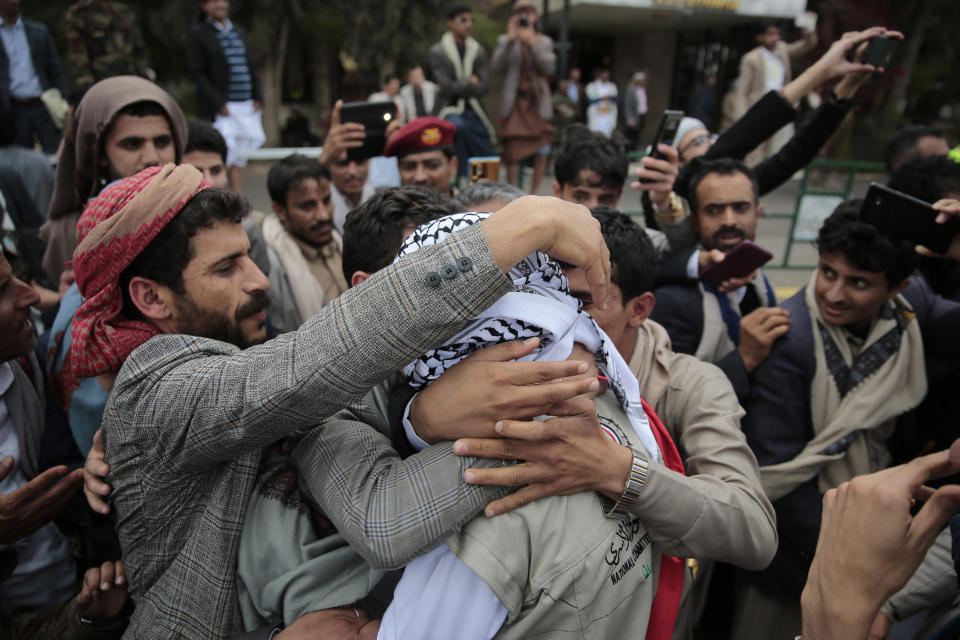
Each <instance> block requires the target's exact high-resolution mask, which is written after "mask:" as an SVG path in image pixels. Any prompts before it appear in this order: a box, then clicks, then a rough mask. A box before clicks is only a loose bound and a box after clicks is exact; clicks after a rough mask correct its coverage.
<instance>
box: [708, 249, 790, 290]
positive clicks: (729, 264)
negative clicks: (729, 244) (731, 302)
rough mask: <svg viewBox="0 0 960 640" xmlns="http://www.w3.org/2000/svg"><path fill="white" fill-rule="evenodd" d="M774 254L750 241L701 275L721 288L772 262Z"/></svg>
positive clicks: (731, 251)
mask: <svg viewBox="0 0 960 640" xmlns="http://www.w3.org/2000/svg"><path fill="white" fill-rule="evenodd" d="M771 258H773V254H772V253H770V252H769V251H767V250H766V249H764V248H763V247H761V246H760V245H758V244H755V243H753V242H751V241H749V240H744V241H743V242H741V243H740V244H738V245H737V246H735V247H734V248H733V249H731V250H730V251H727V254H726V255H725V256H724V257H723V262H718V263H717V264H715V265H712V266H710V267H708V268H706V269H704V271H703V273H701V274H700V277H702V278H703V279H704V280H707V281H709V282H712V283H713V284H715V285H717V286H720V284H721V283H722V282H724V281H725V280H729V279H730V278H743V277H745V276H748V275H750V274H751V273H753V272H754V271H756V270H757V269H759V268H760V267H762V266H763V265H765V264H767V263H768V262H770V260H771Z"/></svg>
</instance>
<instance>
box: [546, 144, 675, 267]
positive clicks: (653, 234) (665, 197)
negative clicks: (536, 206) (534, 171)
mask: <svg viewBox="0 0 960 640" xmlns="http://www.w3.org/2000/svg"><path fill="white" fill-rule="evenodd" d="M661 151H662V152H664V153H665V154H667V157H668V158H669V157H671V155H673V154H674V153H675V152H674V151H673V150H672V149H669V148H668V147H667V146H666V145H661ZM641 163H642V165H643V169H642V170H641V171H640V172H639V173H638V174H637V175H638V176H639V177H644V178H648V179H649V180H650V182H649V183H647V184H644V185H643V187H642V188H643V189H645V190H649V191H650V194H651V196H650V197H651V198H652V199H655V200H656V202H657V203H658V205H659V206H662V207H663V210H664V211H668V212H670V211H673V209H674V208H675V207H677V208H681V209H682V208H683V206H684V205H683V203H682V202H680V201H679V200H678V199H677V198H675V197H671V195H670V193H671V190H672V188H673V179H674V178H675V177H676V175H677V170H676V167H675V166H674V164H673V163H672V162H671V161H670V160H659V159H656V158H652V157H649V156H648V157H646V158H644V159H643V160H642V161H641ZM554 173H555V174H556V180H554V181H553V195H555V196H556V197H558V198H562V199H563V200H566V201H567V202H576V203H577V204H582V205H584V206H585V207H588V208H590V209H593V208H594V207H611V208H614V207H616V206H617V205H618V204H619V202H620V196H621V195H623V183H624V182H625V181H626V179H627V153H626V150H625V149H623V148H622V147H620V146H618V145H617V143H615V142H614V141H612V140H610V139H609V138H608V137H606V136H604V135H603V134H602V133H597V132H595V131H590V130H589V129H587V128H586V127H585V126H583V125H570V126H569V127H567V131H566V134H565V139H564V142H563V144H562V145H561V146H560V149H559V150H558V151H557V156H556V158H555V159H554ZM645 231H646V233H647V235H649V236H650V239H651V240H652V241H653V244H654V246H655V247H656V248H657V251H661V252H662V251H666V250H667V249H668V248H669V244H668V242H667V237H666V236H665V235H664V234H663V232H662V231H658V230H655V229H650V228H647V229H645Z"/></svg>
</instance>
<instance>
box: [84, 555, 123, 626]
mask: <svg viewBox="0 0 960 640" xmlns="http://www.w3.org/2000/svg"><path fill="white" fill-rule="evenodd" d="M128 598H129V593H128V591H127V577H126V573H125V571H124V567H123V562H122V561H119V560H118V561H117V562H104V563H103V564H102V565H100V566H99V567H92V568H90V569H87V571H86V573H84V574H83V585H82V586H81V588H80V593H78V594H77V596H76V598H75V600H76V603H77V612H78V613H79V614H80V615H81V616H82V617H84V618H88V619H90V620H101V619H103V618H114V617H116V616H118V615H119V614H120V612H121V611H123V607H124V605H125V604H126V603H127V599H128Z"/></svg>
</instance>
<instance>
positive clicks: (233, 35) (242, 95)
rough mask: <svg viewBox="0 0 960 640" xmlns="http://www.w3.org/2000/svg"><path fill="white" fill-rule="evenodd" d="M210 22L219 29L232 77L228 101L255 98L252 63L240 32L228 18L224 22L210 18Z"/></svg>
mask: <svg viewBox="0 0 960 640" xmlns="http://www.w3.org/2000/svg"><path fill="white" fill-rule="evenodd" d="M210 24H212V25H213V26H214V28H215V29H216V30H217V38H218V39H219V40H220V47H221V48H222V49H223V55H224V56H225V57H226V58H227V67H228V68H229V69H230V79H229V81H228V83H227V96H226V98H227V102H243V101H245V100H250V99H252V98H253V76H252V75H251V74H250V63H249V61H248V60H247V48H246V47H245V46H244V44H243V39H242V38H240V34H239V33H238V32H237V30H236V29H234V28H233V23H232V22H230V20H229V19H228V20H226V21H225V22H223V23H222V24H221V23H219V22H217V21H216V20H210Z"/></svg>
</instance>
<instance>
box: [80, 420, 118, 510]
mask: <svg viewBox="0 0 960 640" xmlns="http://www.w3.org/2000/svg"><path fill="white" fill-rule="evenodd" d="M109 473H110V465H108V464H107V463H106V462H104V451H103V438H102V436H101V435H100V429H97V432H96V433H95V434H93V446H91V447H90V453H88V454H87V460H86V462H85V463H84V464H83V494H84V495H85V496H87V504H89V505H90V508H91V509H93V510H94V511H95V512H97V513H99V514H102V515H106V514H108V513H110V505H109V504H107V496H109V495H110V491H111V487H110V485H109V484H107V475H108V474H109Z"/></svg>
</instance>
